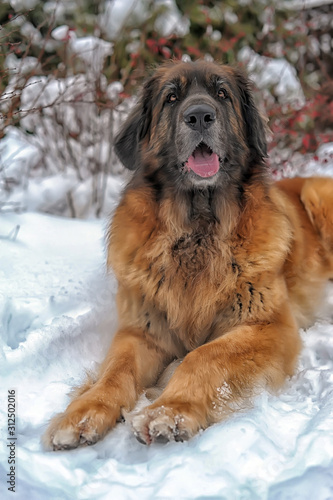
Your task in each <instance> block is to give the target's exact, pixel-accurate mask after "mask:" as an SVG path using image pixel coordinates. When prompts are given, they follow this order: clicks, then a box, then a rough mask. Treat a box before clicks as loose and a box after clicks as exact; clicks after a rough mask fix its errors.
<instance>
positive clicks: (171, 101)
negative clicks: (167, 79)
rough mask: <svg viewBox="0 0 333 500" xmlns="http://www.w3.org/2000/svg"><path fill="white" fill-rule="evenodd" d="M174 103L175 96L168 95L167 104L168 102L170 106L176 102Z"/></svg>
mask: <svg viewBox="0 0 333 500" xmlns="http://www.w3.org/2000/svg"><path fill="white" fill-rule="evenodd" d="M176 101H177V96H176V94H169V95H168V97H167V102H169V103H170V104H172V103H173V102H176Z"/></svg>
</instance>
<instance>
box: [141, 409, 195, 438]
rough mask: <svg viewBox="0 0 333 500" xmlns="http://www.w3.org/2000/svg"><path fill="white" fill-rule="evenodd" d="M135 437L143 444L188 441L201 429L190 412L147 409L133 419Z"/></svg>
mask: <svg viewBox="0 0 333 500" xmlns="http://www.w3.org/2000/svg"><path fill="white" fill-rule="evenodd" d="M132 428H133V430H134V434H135V437H136V438H137V440H138V441H139V442H140V443H142V444H151V443H166V442H168V441H186V440H187V439H189V438H191V437H192V436H193V435H194V434H196V432H198V430H199V429H200V425H199V423H198V422H197V421H196V420H195V419H194V418H193V417H191V416H189V414H188V410H186V412H185V411H182V409H181V408H177V409H176V408H172V407H170V406H169V407H168V406H163V405H162V406H158V407H154V408H151V407H147V408H145V409H144V410H142V411H140V412H139V413H137V414H135V415H134V416H133V417H132Z"/></svg>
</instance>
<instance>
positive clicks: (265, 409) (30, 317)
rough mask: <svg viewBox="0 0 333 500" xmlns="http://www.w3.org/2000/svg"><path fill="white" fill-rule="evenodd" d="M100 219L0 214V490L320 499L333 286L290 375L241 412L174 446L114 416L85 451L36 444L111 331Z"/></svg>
mask: <svg viewBox="0 0 333 500" xmlns="http://www.w3.org/2000/svg"><path fill="white" fill-rule="evenodd" d="M18 226H19V227H18ZM104 226H105V223H103V222H100V221H89V220H88V221H80V220H73V219H64V218H63V219H62V218H57V217H53V216H47V215H42V214H37V213H32V212H28V213H25V214H21V215H19V214H14V213H0V338H1V355H0V372H1V408H0V424H1V436H2V438H1V444H0V469H1V490H2V491H1V493H0V495H1V498H2V499H7V498H8V499H9V498H15V499H16V500H28V499H29V500H46V499H50V500H55V499H57V500H66V499H71V500H73V499H78V500H81V499H94V500H97V499H105V500H106V499H115V500H123V499H124V500H127V499H133V500H141V499H142V500H143V499H191V500H194V499H210V500H212V499H225V500H229V499H230V500H238V499H239V500H240V499H242V500H245V499H248V500H255V499H258V500H263V499H269V500H287V499H291V500H314V499H316V500H329V499H332V498H333V316H332V305H333V284H331V285H329V286H328V291H327V296H326V299H325V304H323V306H324V307H323V311H322V312H321V314H320V316H319V319H318V320H317V322H316V323H315V325H314V326H313V327H311V328H309V329H308V330H307V331H303V332H302V338H303V341H304V349H303V353H302V356H301V359H300V362H299V369H298V372H297V374H296V375H295V376H294V377H293V378H292V379H291V380H290V381H288V382H287V384H286V387H285V389H284V390H283V391H282V392H281V394H278V395H274V396H273V395H270V394H267V393H264V394H262V395H261V396H259V397H258V399H257V400H256V401H255V403H254V408H253V409H252V410H249V411H247V412H244V413H242V414H237V415H235V416H234V417H233V418H231V419H230V420H229V421H227V422H224V423H221V424H217V425H214V426H213V427H211V428H210V429H208V430H206V431H205V432H203V433H201V434H200V435H199V436H197V437H195V438H194V439H192V440H191V441H189V442H185V443H169V444H166V445H159V444H154V445H152V446H150V447H145V446H143V445H141V444H140V443H138V441H137V440H136V439H135V437H134V436H133V434H132V432H131V429H130V427H129V424H127V423H123V424H119V425H118V426H117V427H116V428H115V429H114V430H113V431H112V432H111V433H110V434H109V435H108V436H107V437H106V438H105V439H104V440H103V441H101V442H99V443H97V444H96V445H94V446H91V447H86V448H81V449H77V450H73V451H67V452H46V451H44V450H43V449H42V446H41V444H40V436H41V434H42V433H43V431H44V430H45V427H46V425H47V421H48V419H49V418H50V417H51V416H52V415H53V414H54V413H56V412H59V411H62V410H63V409H64V408H65V407H66V405H67V403H68V396H67V393H68V392H69V390H70V388H71V387H72V386H73V385H75V384H78V383H79V382H80V381H81V380H82V378H83V377H84V375H85V370H93V369H94V368H95V367H96V364H97V363H98V362H100V361H101V360H102V358H103V356H104V354H105V351H106V349H107V346H108V344H109V342H110V338H111V336H112V332H113V331H114V330H115V327H116V313H115V304H114V294H115V289H116V284H115V281H114V279H113V277H112V276H107V275H106V272H105V267H104V243H103V235H104ZM9 390H15V397H16V405H17V407H16V408H17V410H16V417H17V422H16V424H17V429H16V437H17V440H16V441H15V452H16V464H15V465H16V470H15V473H16V493H15V494H13V493H12V492H11V491H8V490H7V487H9V486H10V485H9V484H6V480H7V476H6V475H7V474H8V473H9V471H10V465H9V464H8V457H9V454H10V448H9V447H8V446H7V444H8V443H10V440H8V437H9V434H8V431H7V394H8V391H9ZM141 404H142V401H141Z"/></svg>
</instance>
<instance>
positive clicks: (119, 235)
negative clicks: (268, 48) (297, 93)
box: [44, 61, 333, 450]
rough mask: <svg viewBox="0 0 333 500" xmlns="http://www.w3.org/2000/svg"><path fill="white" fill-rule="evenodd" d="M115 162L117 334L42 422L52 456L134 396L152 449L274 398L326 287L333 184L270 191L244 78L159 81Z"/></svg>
mask: <svg viewBox="0 0 333 500" xmlns="http://www.w3.org/2000/svg"><path fill="white" fill-rule="evenodd" d="M115 150H116V153H117V155H118V156H119V158H120V160H121V161H122V163H123V164H124V165H125V167H127V168H128V169H130V170H133V176H132V178H131V180H130V182H129V184H128V185H127V187H126V189H125V191H124V193H123V196H122V199H121V202H120V204H119V206H118V208H117V210H116V212H115V215H114V217H113V220H112V222H111V225H110V229H109V234H108V257H107V263H108V266H109V268H110V269H113V271H114V273H115V275H116V277H117V280H118V295H117V306H118V313H119V327H118V331H117V333H116V334H115V336H114V338H113V341H112V344H111V347H110V350H109V352H108V354H107V356H106V359H105V361H104V362H103V363H102V365H101V367H100V370H99V373H98V375H97V376H96V379H95V380H93V381H91V380H90V381H88V382H86V383H85V384H84V385H83V386H82V387H81V388H80V389H78V390H77V391H76V396H75V398H74V399H73V400H72V402H71V403H70V404H69V406H68V408H67V409H66V411H65V412H64V413H61V414H59V415H57V416H56V417H55V418H54V419H53V420H52V421H51V424H50V426H49V429H48V431H47V433H46V435H45V436H44V442H45V443H46V444H47V445H48V446H50V447H51V448H53V449H55V450H59V449H67V448H75V447H77V446H78V445H81V444H92V443H95V442H96V441H97V440H98V439H101V438H102V437H103V436H105V434H106V433H107V432H108V431H109V430H110V429H112V428H113V427H114V425H115V424H116V422H117V421H118V420H120V419H121V416H122V415H123V414H126V415H127V412H130V411H131V410H132V409H133V408H134V407H135V405H136V402H137V400H138V398H139V396H140V395H141V394H142V393H144V391H145V390H148V393H147V394H148V396H149V395H150V396H151V397H152V398H153V397H155V398H156V399H155V400H154V401H151V404H150V405H149V406H147V407H145V408H144V409H142V410H140V411H138V412H137V413H136V414H134V415H133V414H131V416H130V418H131V425H132V427H133V431H134V434H135V436H136V437H137V439H138V440H139V441H140V442H142V443H146V444H150V443H153V442H165V441H169V440H175V441H182V440H186V439H189V438H191V436H194V435H195V434H196V433H197V432H198V431H199V430H200V429H205V428H207V427H208V426H209V425H210V424H212V423H214V422H218V421H221V420H223V419H225V418H227V417H228V416H229V415H230V414H232V413H233V412H235V411H237V410H239V409H242V408H247V407H248V405H249V402H250V401H251V398H253V397H254V396H255V395H256V394H258V391H260V390H262V389H263V388H268V389H271V390H277V389H279V388H281V386H282V385H283V383H284V381H285V380H286V378H287V377H290V376H291V375H293V373H294V371H295V367H296V364H297V359H298V355H299V352H300V349H301V341H300V336H299V332H298V330H299V328H300V327H306V326H308V325H309V324H310V323H311V321H312V320H313V315H314V312H315V311H316V308H317V306H318V304H319V303H320V301H321V300H322V296H323V291H324V288H325V283H326V281H327V280H328V279H331V278H333V179H325V178H294V179H288V180H282V181H280V182H277V183H273V182H272V181H271V179H270V176H269V173H268V167H267V165H266V162H265V158H266V157H267V148H266V139H265V125H264V123H263V121H262V118H261V116H260V113H259V112H258V110H257V108H256V106H255V104H254V100H253V96H252V93H251V86H250V83H249V81H248V79H247V77H246V76H245V74H244V73H243V71H241V70H240V69H237V68H232V67H228V66H223V65H220V64H215V63H211V62H205V61H197V62H172V63H171V62H170V63H167V64H165V65H163V66H161V67H160V68H158V69H157V70H156V72H155V73H154V74H153V76H152V77H151V78H150V79H148V80H147V81H146V83H145V84H144V86H143V89H142V93H141V96H140V97H139V99H138V102H137V104H136V105H135V107H134V109H133V110H132V112H131V113H130V116H129V117H128V119H127V120H126V123H125V124H124V125H123V127H122V128H121V130H120V132H119V133H118V136H117V138H116V141H115ZM167 367H169V368H167ZM165 370H166V373H165ZM161 376H162V381H159V379H160V378H161ZM154 386H155V387H156V386H157V389H156V388H155V389H153V390H151V389H150V388H151V387H154Z"/></svg>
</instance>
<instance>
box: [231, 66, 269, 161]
mask: <svg viewBox="0 0 333 500" xmlns="http://www.w3.org/2000/svg"><path fill="white" fill-rule="evenodd" d="M235 77H236V82H237V85H238V89H239V92H240V96H241V105H242V114H243V119H244V123H245V126H246V136H247V142H248V145H249V147H250V150H251V153H252V160H254V161H259V162H260V161H262V159H263V158H267V141H266V126H265V124H264V122H263V119H262V118H261V116H260V114H259V111H258V109H257V107H256V105H255V103H254V100H253V95H252V83H251V82H250V80H249V79H248V78H247V76H246V75H245V73H244V72H243V71H242V70H241V69H239V68H238V69H236V70H235Z"/></svg>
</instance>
